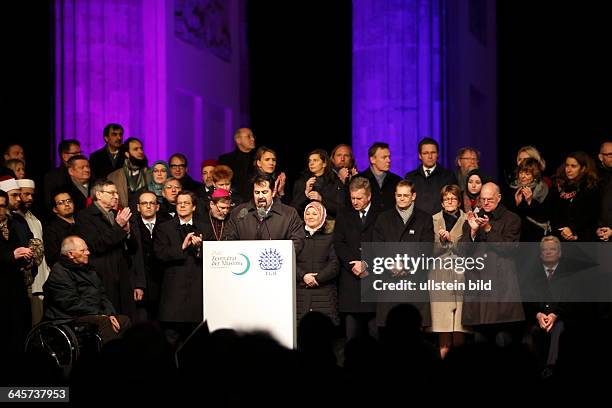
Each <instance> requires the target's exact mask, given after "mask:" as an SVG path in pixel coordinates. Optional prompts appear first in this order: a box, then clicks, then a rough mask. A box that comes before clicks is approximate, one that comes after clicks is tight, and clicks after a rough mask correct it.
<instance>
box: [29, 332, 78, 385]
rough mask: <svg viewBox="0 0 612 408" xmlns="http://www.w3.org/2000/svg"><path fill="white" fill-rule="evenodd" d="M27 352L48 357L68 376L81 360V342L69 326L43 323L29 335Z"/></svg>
mask: <svg viewBox="0 0 612 408" xmlns="http://www.w3.org/2000/svg"><path fill="white" fill-rule="evenodd" d="M25 352H26V353H29V354H32V355H35V354H39V355H45V356H47V357H48V358H50V359H51V360H52V361H53V362H54V363H55V364H56V366H57V367H58V368H59V369H61V370H62V371H63V372H64V374H65V375H68V374H69V373H70V370H71V369H72V366H73V364H74V362H75V361H76V360H77V359H78V358H79V354H80V348H79V340H78V338H77V336H76V335H75V333H74V331H73V329H72V328H70V327H69V326H68V325H65V324H60V325H57V324H54V323H53V322H43V323H39V324H38V325H36V326H34V327H33V328H32V330H30V333H28V336H27V337H26V341H25Z"/></svg>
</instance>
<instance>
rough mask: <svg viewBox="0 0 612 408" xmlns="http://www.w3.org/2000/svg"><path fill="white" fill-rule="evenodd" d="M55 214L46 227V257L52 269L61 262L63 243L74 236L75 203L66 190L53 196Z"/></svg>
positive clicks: (44, 231) (44, 229) (59, 191)
mask: <svg viewBox="0 0 612 408" xmlns="http://www.w3.org/2000/svg"><path fill="white" fill-rule="evenodd" d="M52 200H53V213H54V216H53V218H51V220H50V221H49V222H48V223H46V224H45V225H44V228H43V234H44V235H43V236H44V237H45V241H44V244H45V257H46V259H47V263H48V265H49V266H50V267H51V268H52V267H53V265H54V264H55V262H57V261H58V260H59V257H60V251H61V247H62V241H63V240H64V238H66V237H67V236H68V235H74V233H75V231H74V222H75V221H74V201H72V197H70V194H68V193H67V192H66V191H64V190H57V191H56V192H55V193H53V194H52Z"/></svg>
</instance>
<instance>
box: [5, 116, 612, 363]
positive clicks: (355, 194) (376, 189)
mask: <svg viewBox="0 0 612 408" xmlns="http://www.w3.org/2000/svg"><path fill="white" fill-rule="evenodd" d="M103 139H104V145H103V146H101V148H100V149H99V150H97V151H95V152H93V153H91V154H90V155H89V156H86V155H85V154H84V153H83V152H82V151H81V147H80V143H79V141H78V140H76V139H66V140H63V141H62V142H61V143H60V144H59V146H58V154H59V157H60V158H61V164H60V166H59V167H57V168H55V169H52V170H51V171H49V172H48V173H46V174H45V176H44V179H43V180H42V182H36V183H35V182H34V180H32V179H29V178H28V165H27V152H24V149H23V148H22V147H21V146H20V145H18V144H12V145H10V146H7V147H6V149H5V151H4V152H3V154H4V157H3V159H4V160H3V167H2V168H1V169H0V174H1V175H0V232H1V234H0V271H1V272H0V279H1V281H0V288H1V289H0V290H2V294H1V295H0V299H1V302H2V306H1V310H3V313H2V318H1V319H2V323H1V325H2V332H3V334H2V335H1V336H0V337H1V338H2V340H1V341H2V345H1V348H0V349H1V350H2V353H6V354H7V355H8V354H10V353H17V352H19V351H20V350H22V349H23V342H24V339H25V336H26V334H27V333H28V332H29V331H30V329H31V328H32V326H34V325H36V324H38V323H39V322H41V321H47V320H62V321H80V322H82V321H87V322H89V323H91V324H94V325H95V326H96V327H98V332H99V334H100V336H101V338H102V341H103V342H104V343H105V344H106V343H108V342H110V341H111V340H114V339H116V338H117V337H119V336H120V335H121V334H122V333H124V332H125V330H126V329H127V328H128V327H130V325H134V324H137V323H141V322H151V321H153V322H157V323H159V327H161V329H162V332H163V334H164V336H165V340H166V341H168V342H169V344H170V345H171V346H172V347H175V348H176V347H179V346H180V345H181V344H182V342H184V341H185V339H186V338H187V337H188V336H189V335H190V334H191V333H192V332H193V330H194V328H195V327H196V326H197V325H198V323H199V322H201V321H202V320H203V315H202V304H203V301H202V290H201V288H202V250H201V247H202V245H203V241H214V240H217V241H220V240H261V239H264V240H267V239H287V240H289V239H290V240H292V241H293V243H294V247H295V253H296V259H297V271H296V277H297V281H296V296H297V299H296V311H297V320H298V322H299V323H301V322H306V320H307V318H306V316H308V315H309V313H311V312H313V311H315V312H320V313H321V319H323V318H324V319H328V320H329V321H330V322H331V323H330V324H332V325H333V326H335V327H342V328H343V329H344V334H343V336H344V337H345V338H346V340H347V342H348V343H347V349H346V350H345V355H346V357H347V362H348V361H350V358H351V355H352V356H353V358H354V354H351V353H355V352H356V350H357V349H359V347H365V348H366V349H367V348H368V347H369V346H368V344H369V343H367V342H368V341H369V340H364V339H374V340H372V341H376V339H380V340H381V341H383V340H382V339H384V338H385V336H387V337H386V338H388V339H396V340H394V341H397V338H400V339H401V338H403V337H402V336H407V335H408V334H407V333H408V332H409V331H410V330H413V327H411V328H410V329H408V328H402V327H401V325H399V324H398V322H399V321H401V319H408V321H411V322H414V321H417V322H418V323H417V326H418V327H417V328H416V329H415V330H416V331H421V332H422V333H429V334H427V336H429V337H428V338H430V339H432V340H433V344H434V345H435V349H434V348H428V347H426V346H425V345H421V346H419V347H422V350H421V351H422V353H425V354H426V355H427V356H428V357H427V358H430V357H431V358H432V359H434V360H435V359H445V358H446V357H447V355H449V353H450V352H451V350H453V348H456V347H457V346H465V345H466V343H468V344H469V343H470V342H471V341H472V339H479V341H482V342H489V343H490V344H504V342H506V343H513V342H514V343H522V342H524V341H525V340H524V339H526V338H528V339H529V347H530V350H531V351H532V352H533V355H535V356H536V357H537V358H538V359H540V360H541V363H542V366H543V367H547V368H549V369H551V370H552V369H553V368H554V367H555V365H556V363H557V360H558V359H559V358H560V356H561V355H562V354H563V350H562V349H563V348H562V347H560V346H559V344H560V340H559V339H560V338H562V337H563V336H567V337H568V338H569V337H570V335H571V334H572V332H573V333H579V332H581V331H590V330H591V329H590V327H592V325H597V324H598V323H597V322H599V321H604V320H606V319H609V318H610V315H609V313H608V311H607V308H606V307H602V306H601V305H600V304H590V305H585V304H584V303H580V304H576V305H571V304H567V303H563V302H541V303H535V302H528V303H524V304H523V303H521V302H517V301H515V300H514V301H513V300H508V301H503V299H502V300H500V301H499V302H486V303H479V302H468V301H464V299H463V294H462V293H459V292H456V293H451V294H450V295H451V296H450V297H449V294H446V298H445V301H443V302H436V301H435V300H434V299H433V298H432V301H431V302H430V303H428V304H424V303H420V304H415V306H416V307H415V308H414V310H412V309H402V308H401V307H397V305H394V304H391V303H384V302H364V301H362V298H361V286H362V283H363V280H364V279H369V278H370V277H371V273H372V271H371V270H370V265H368V263H367V262H366V261H365V259H364V256H363V253H362V246H363V243H366V242H389V243H392V242H408V243H409V242H426V243H431V250H432V253H433V254H434V255H435V256H438V257H442V258H448V257H454V256H456V254H457V253H458V252H457V251H459V249H458V247H459V246H461V244H462V243H470V242H489V243H490V242H506V243H518V242H534V243H539V244H538V245H539V248H540V251H539V252H538V253H537V254H533V256H530V257H529V261H530V262H529V263H527V262H526V263H524V264H523V265H522V267H523V268H527V269H529V270H530V271H533V275H527V276H530V277H531V278H533V281H534V282H536V281H542V282H543V283H542V287H543V288H544V289H545V290H548V291H549V290H551V288H553V287H554V286H555V282H556V281H557V280H560V279H562V278H563V274H564V273H567V271H568V270H570V269H571V266H568V265H567V262H566V261H565V259H564V258H563V257H562V244H564V243H572V242H599V243H602V245H608V244H604V243H608V242H609V241H610V238H611V235H612V177H611V174H612V141H605V142H603V143H602V144H601V146H600V150H599V153H598V154H597V157H594V158H593V157H591V156H589V154H587V153H585V152H581V151H577V152H571V153H568V154H567V155H566V156H565V157H564V161H563V164H562V165H561V166H560V167H559V168H558V169H557V170H556V171H548V172H547V168H546V162H545V160H544V158H543V157H542V156H541V154H540V153H539V151H538V150H537V149H536V148H535V147H533V146H525V147H522V148H521V149H520V150H519V151H518V152H517V156H516V168H515V169H513V170H512V171H509V172H507V173H506V174H505V175H504V178H503V179H501V180H496V179H494V178H493V177H490V176H489V175H487V174H486V172H483V171H482V170H481V169H480V167H479V159H480V153H479V151H478V149H477V148H475V147H464V148H461V149H459V151H458V152H457V155H456V168H454V169H446V168H444V167H443V166H442V165H441V164H440V163H439V162H438V157H439V152H440V146H439V145H438V142H437V141H436V140H434V139H431V138H424V139H422V140H420V141H419V143H418V146H415V155H418V158H419V161H420V164H419V165H418V166H417V168H416V169H414V170H413V171H410V172H408V173H407V174H406V175H404V176H401V175H397V174H394V173H392V172H391V171H390V168H391V157H392V149H393V147H392V146H389V145H387V144H386V143H381V142H376V143H373V144H372V145H371V147H370V149H369V150H368V158H369V166H368V167H367V168H364V169H357V168H356V167H355V160H354V157H353V152H352V149H351V147H350V146H349V145H346V144H340V145H338V146H336V147H335V148H334V149H333V150H332V151H331V152H330V153H329V154H328V152H327V151H325V150H323V149H315V150H313V151H312V152H310V153H308V155H307V156H306V163H305V170H304V172H303V173H302V174H301V176H300V177H299V178H297V179H296V180H295V181H293V182H292V181H291V180H288V178H287V176H286V174H285V173H284V172H283V171H282V169H279V168H278V167H277V154H276V152H275V151H273V150H272V149H270V148H267V147H265V146H260V147H257V146H256V139H255V135H254V134H253V132H252V131H251V130H250V129H247V128H241V129H238V130H237V131H236V133H235V135H234V141H235V144H236V149H235V150H234V151H233V152H230V153H227V154H223V155H221V156H220V157H218V158H211V159H208V160H205V161H203V162H202V163H201V166H200V169H201V174H200V175H199V176H198V177H196V176H194V177H193V178H192V176H191V175H189V174H188V170H187V169H188V164H189V163H188V157H187V155H185V154H183V153H174V154H172V155H171V156H170V157H169V158H168V160H167V161H166V160H164V159H162V158H156V159H159V160H156V161H153V162H151V161H150V160H149V158H147V157H146V156H145V153H144V146H143V142H142V141H141V140H139V139H138V138H136V137H129V138H124V129H123V127H122V126H121V125H119V124H109V125H107V126H106V127H105V128H104V130H103ZM294 159H296V158H294ZM34 200H38V203H37V204H38V205H37V206H34V205H33V204H34ZM33 208H38V209H40V210H39V211H38V212H37V213H36V214H34V213H33V212H32V209H33ZM471 248H473V249H472V250H474V251H478V246H472V247H471ZM493 256H495V257H496V258H495V262H496V264H497V265H499V267H498V268H497V270H496V273H497V274H499V275H500V276H501V277H502V279H504V280H505V281H506V282H515V281H516V285H514V286H513V285H510V286H509V287H507V288H505V291H506V294H508V296H509V297H508V299H516V296H520V290H521V289H520V288H519V283H518V280H519V277H518V276H517V278H516V279H509V278H508V276H513V274H514V275H516V274H517V266H516V265H515V264H514V260H513V259H512V257H511V256H510V255H508V254H507V253H505V252H504V251H502V250H500V251H498V252H494V253H493ZM428 273H429V278H430V279H433V280H452V279H459V280H461V279H463V276H462V275H460V274H455V273H454V272H453V271H448V270H436V269H433V270H430V271H429V272H428ZM397 274H398V276H401V275H402V272H401V271H397ZM521 276H523V277H524V276H525V274H521ZM531 278H530V279H531ZM521 279H522V278H521ZM517 293H518V294H517ZM513 296H514V297H513ZM449 299H452V301H449ZM415 311H416V312H415ZM411 313H413V314H414V313H418V317H414V316H412V315H411ZM317 316H318V315H317ZM411 316H412V317H411ZM317 318H318V317H317ZM394 319H395V320H394ZM411 319H412V320H411ZM322 325H323V326H322V327H327V326H325V324H324V323H322ZM403 330H405V332H404V331H403ZM385 333H386V334H385ZM410 333H412V332H410ZM566 333H569V334H567V335H566ZM562 335H563V336H562ZM575 337H579V336H575ZM349 344H352V346H349ZM423 344H424V343H423ZM396 345H397V344H396ZM432 347H433V346H432ZM568 347H569V346H568ZM432 350H435V352H434V353H433V354H435V356H431V353H432ZM415 358H416V357H415ZM420 358H425V357H420Z"/></svg>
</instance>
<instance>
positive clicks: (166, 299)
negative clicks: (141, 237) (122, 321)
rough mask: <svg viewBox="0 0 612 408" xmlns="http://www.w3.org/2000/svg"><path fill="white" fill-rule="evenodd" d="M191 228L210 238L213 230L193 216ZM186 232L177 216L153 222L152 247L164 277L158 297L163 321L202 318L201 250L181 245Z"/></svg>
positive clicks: (205, 238) (185, 320) (199, 320)
mask: <svg viewBox="0 0 612 408" xmlns="http://www.w3.org/2000/svg"><path fill="white" fill-rule="evenodd" d="M192 231H194V232H195V233H196V234H202V236H203V239H204V240H205V241H210V240H213V239H214V237H213V234H212V231H211V230H210V229H209V228H208V226H207V225H206V224H204V223H202V222H201V221H198V220H197V219H195V218H194V219H193V227H192ZM186 235H187V232H186V231H185V230H184V229H183V228H182V227H181V225H180V219H179V218H174V219H172V220H169V221H166V222H164V223H163V224H160V225H159V226H156V231H155V234H154V236H153V248H154V251H155V255H156V256H157V259H158V260H159V261H160V262H161V263H162V267H163V280H162V287H161V297H160V301H159V320H161V321H165V322H201V321H202V320H203V318H204V317H203V307H204V304H203V296H202V295H203V293H202V285H203V279H202V272H203V271H202V255H201V254H202V252H201V249H199V250H198V249H196V248H194V247H193V246H189V247H188V248H187V249H185V250H183V249H182V245H183V241H184V240H185V236H186Z"/></svg>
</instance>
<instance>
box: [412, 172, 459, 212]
mask: <svg viewBox="0 0 612 408" xmlns="http://www.w3.org/2000/svg"><path fill="white" fill-rule="evenodd" d="M406 180H408V181H410V182H412V183H414V185H415V190H414V191H416V194H417V197H416V203H415V205H416V207H417V208H418V209H420V210H423V211H425V212H426V213H428V214H429V215H434V214H435V213H437V212H440V210H442V205H441V204H440V190H442V187H444V186H445V185H447V184H457V177H456V176H455V174H454V173H453V172H452V171H450V170H447V169H445V168H444V167H442V166H441V165H440V164H439V163H438V164H437V165H436V168H435V170H434V171H433V173H431V174H430V175H429V177H425V172H424V171H423V165H422V164H421V165H419V167H418V168H417V169H415V170H413V171H411V172H409V173H407V174H406Z"/></svg>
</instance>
